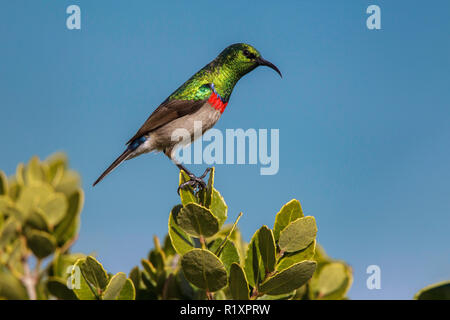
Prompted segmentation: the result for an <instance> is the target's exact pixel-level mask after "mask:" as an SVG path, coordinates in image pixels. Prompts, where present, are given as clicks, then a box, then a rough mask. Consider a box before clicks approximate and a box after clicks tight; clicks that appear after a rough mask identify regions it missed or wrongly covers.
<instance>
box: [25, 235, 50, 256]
mask: <svg viewBox="0 0 450 320" xmlns="http://www.w3.org/2000/svg"><path fill="white" fill-rule="evenodd" d="M27 244H28V247H30V249H31V251H32V252H33V254H34V255H35V256H36V257H37V258H39V259H43V258H45V257H47V256H49V255H51V254H52V253H53V252H54V251H55V249H56V240H55V238H54V237H53V236H52V235H51V234H49V233H47V232H44V231H39V230H32V231H30V232H29V233H28V234H27Z"/></svg>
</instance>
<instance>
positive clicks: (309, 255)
mask: <svg viewBox="0 0 450 320" xmlns="http://www.w3.org/2000/svg"><path fill="white" fill-rule="evenodd" d="M315 248H316V240H314V241H313V242H311V243H310V245H309V246H307V247H306V248H305V249H303V250H301V251H297V252H294V253H285V254H284V255H283V257H282V258H281V259H280V260H279V261H278V264H277V266H276V270H277V271H281V270H284V269H287V268H289V267H290V266H292V265H293V264H296V263H298V262H302V261H304V260H312V259H313V257H314V252H315Z"/></svg>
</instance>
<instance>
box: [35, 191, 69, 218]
mask: <svg viewBox="0 0 450 320" xmlns="http://www.w3.org/2000/svg"><path fill="white" fill-rule="evenodd" d="M67 207H68V204H67V200H66V196H65V195H64V194H63V193H53V194H52V195H51V196H50V197H48V198H47V199H46V201H45V202H44V203H42V204H41V205H40V209H41V210H42V211H43V212H44V214H45V217H46V220H47V221H48V223H49V224H50V226H55V225H56V224H58V223H59V222H60V221H61V220H62V219H63V217H64V215H65V214H66V212H67Z"/></svg>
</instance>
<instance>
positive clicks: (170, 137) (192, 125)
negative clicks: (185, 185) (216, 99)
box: [127, 102, 221, 160]
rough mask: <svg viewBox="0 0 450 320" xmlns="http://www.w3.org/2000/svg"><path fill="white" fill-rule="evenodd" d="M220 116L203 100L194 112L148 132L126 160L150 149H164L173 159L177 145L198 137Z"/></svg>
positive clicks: (187, 142)
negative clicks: (143, 140)
mask: <svg viewBox="0 0 450 320" xmlns="http://www.w3.org/2000/svg"><path fill="white" fill-rule="evenodd" d="M220 116H221V113H220V112H219V111H218V110H216V109H214V108H213V107H212V106H211V105H210V104H209V103H208V102H205V104H204V105H203V106H202V107H200V108H199V109H198V110H197V111H196V112H194V113H192V114H188V115H185V116H182V117H180V118H177V119H175V120H173V121H171V122H169V123H167V124H165V125H163V126H162V127H159V128H158V129H156V130H154V131H151V132H150V133H148V134H147V135H146V136H147V137H148V138H147V140H146V141H145V142H144V143H142V144H141V145H140V146H139V147H138V148H136V150H135V151H133V152H132V153H131V154H130V155H129V156H128V157H127V160H128V159H132V158H134V157H136V156H138V155H140V154H143V153H147V152H151V151H164V153H165V154H166V155H167V156H168V157H169V158H171V159H173V157H172V156H173V152H174V151H175V150H176V148H177V147H179V146H181V145H185V144H189V143H190V142H193V141H194V139H195V138H199V137H200V136H201V135H202V134H203V133H205V131H207V130H208V129H211V128H212V127H213V126H214V125H215V124H216V122H217V121H218V120H219V118H220ZM196 130H197V132H195V131H196ZM186 138H188V139H186Z"/></svg>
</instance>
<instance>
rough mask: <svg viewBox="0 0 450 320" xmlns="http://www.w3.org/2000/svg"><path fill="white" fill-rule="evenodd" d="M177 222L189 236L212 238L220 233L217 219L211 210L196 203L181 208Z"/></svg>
mask: <svg viewBox="0 0 450 320" xmlns="http://www.w3.org/2000/svg"><path fill="white" fill-rule="evenodd" d="M176 222H177V224H178V226H180V228H182V229H183V230H184V231H185V232H186V233H187V234H189V235H192V236H196V237H200V236H204V237H211V236H213V235H215V234H216V233H217V232H218V231H219V222H218V220H217V218H216V217H215V216H214V215H213V214H212V213H211V211H210V210H209V209H207V208H205V207H203V206H201V205H199V204H196V203H188V204H187V205H185V206H184V207H183V208H181V210H180V213H179V215H178V217H177V221H176Z"/></svg>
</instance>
